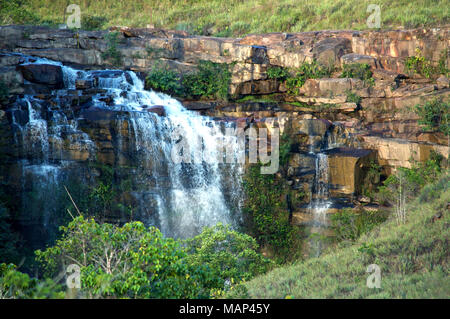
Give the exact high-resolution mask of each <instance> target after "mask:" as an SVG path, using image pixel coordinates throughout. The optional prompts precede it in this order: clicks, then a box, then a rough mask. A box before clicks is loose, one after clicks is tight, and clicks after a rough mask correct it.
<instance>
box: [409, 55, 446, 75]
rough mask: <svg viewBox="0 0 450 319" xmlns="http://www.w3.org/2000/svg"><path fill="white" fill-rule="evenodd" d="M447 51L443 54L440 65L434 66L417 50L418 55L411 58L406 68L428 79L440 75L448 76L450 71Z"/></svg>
mask: <svg viewBox="0 0 450 319" xmlns="http://www.w3.org/2000/svg"><path fill="white" fill-rule="evenodd" d="M447 54H448V51H447V49H446V50H444V51H443V52H442V53H441V56H440V59H439V61H438V65H434V64H433V63H432V62H431V61H430V60H428V59H427V58H425V57H424V56H423V55H422V52H421V51H420V50H419V49H416V55H414V56H410V57H408V58H407V59H406V61H405V67H406V69H407V70H408V71H410V72H411V73H413V74H420V75H421V76H424V77H426V78H428V79H429V78H432V77H436V76H438V75H439V74H444V75H447V76H448V74H449V72H450V70H449V69H448V68H447V65H446V60H447Z"/></svg>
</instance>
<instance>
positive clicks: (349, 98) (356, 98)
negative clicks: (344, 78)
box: [346, 91, 361, 105]
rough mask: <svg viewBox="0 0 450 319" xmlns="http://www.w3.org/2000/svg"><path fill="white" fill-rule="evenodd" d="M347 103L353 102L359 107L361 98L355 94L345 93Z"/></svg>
mask: <svg viewBox="0 0 450 319" xmlns="http://www.w3.org/2000/svg"><path fill="white" fill-rule="evenodd" d="M346 94H347V102H353V103H356V105H359V103H361V97H360V96H359V95H358V94H356V93H353V92H352V91H347V92H346Z"/></svg>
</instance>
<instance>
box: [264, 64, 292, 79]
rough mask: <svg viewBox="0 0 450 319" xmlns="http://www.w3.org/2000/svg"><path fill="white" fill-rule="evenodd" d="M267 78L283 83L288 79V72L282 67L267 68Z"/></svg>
mask: <svg viewBox="0 0 450 319" xmlns="http://www.w3.org/2000/svg"><path fill="white" fill-rule="evenodd" d="M267 77H268V78H269V79H273V80H278V81H284V80H286V79H287V78H288V77H289V72H288V71H287V70H286V69H285V68H282V67H277V66H276V67H269V68H268V69H267Z"/></svg>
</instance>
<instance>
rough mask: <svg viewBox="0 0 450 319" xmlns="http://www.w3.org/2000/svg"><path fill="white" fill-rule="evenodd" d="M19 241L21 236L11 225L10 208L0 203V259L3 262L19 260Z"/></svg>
mask: <svg viewBox="0 0 450 319" xmlns="http://www.w3.org/2000/svg"><path fill="white" fill-rule="evenodd" d="M18 243H19V236H18V234H17V233H15V232H14V231H13V229H12V227H11V218H10V215H9V213H8V210H7V209H6V208H5V207H4V206H3V205H2V204H0V260H1V261H3V262H6V261H7V262H18V261H19V254H18V251H17V245H18Z"/></svg>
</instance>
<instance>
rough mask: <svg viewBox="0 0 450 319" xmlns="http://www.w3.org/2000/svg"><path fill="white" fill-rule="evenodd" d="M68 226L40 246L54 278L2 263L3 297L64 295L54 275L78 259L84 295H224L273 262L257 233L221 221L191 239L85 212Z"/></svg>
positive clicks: (0, 292)
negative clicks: (49, 244)
mask: <svg viewBox="0 0 450 319" xmlns="http://www.w3.org/2000/svg"><path fill="white" fill-rule="evenodd" d="M61 230H62V237H61V238H60V239H59V240H57V242H56V243H55V245H54V246H52V247H49V248H47V249H46V250H44V251H40V250H38V251H36V258H37V260H38V261H39V262H40V263H41V265H42V269H43V270H44V275H45V278H47V279H45V280H41V281H39V280H37V279H31V278H29V276H28V275H26V274H22V273H20V272H18V271H16V270H15V269H14V266H13V265H6V264H0V298H1V297H3V298H40V297H43V298H61V297H63V296H64V293H63V292H62V286H61V285H58V284H56V283H55V282H58V281H59V280H60V279H62V278H63V277H64V274H65V270H66V269H67V266H68V265H71V264H76V265H78V266H79V267H80V271H81V290H80V291H79V292H78V295H77V297H83V298H210V297H220V296H223V294H224V293H225V292H226V291H228V290H230V289H233V288H234V287H235V286H236V285H239V284H240V283H241V282H243V281H245V280H248V279H251V278H253V277H254V276H255V275H257V274H261V273H264V272H265V271H267V270H268V268H269V267H271V265H272V263H271V261H270V260H268V259H266V258H265V257H263V256H262V255H260V254H259V253H258V252H257V250H258V245H257V244H256V241H255V240H254V239H253V238H251V237H249V236H248V235H245V234H240V233H238V232H236V231H233V230H231V229H230V228H229V227H228V226H223V225H221V224H219V225H216V226H214V227H211V228H205V229H204V232H203V233H201V234H200V235H198V236H196V237H194V238H192V239H189V240H187V241H179V240H175V239H173V238H165V237H163V235H162V234H161V232H160V231H159V230H158V229H157V228H154V227H150V228H146V227H145V226H144V225H143V224H142V223H141V222H131V223H127V224H125V225H123V226H122V227H118V226H115V225H112V224H108V223H102V224H99V223H97V222H95V221H94V220H93V219H85V218H84V217H83V216H78V217H76V218H75V219H73V220H72V221H71V222H70V223H69V225H68V226H67V227H64V226H63V227H61ZM48 278H56V279H55V280H52V279H48ZM58 278H59V279H58Z"/></svg>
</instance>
